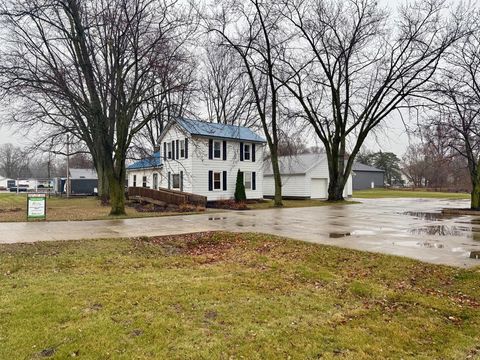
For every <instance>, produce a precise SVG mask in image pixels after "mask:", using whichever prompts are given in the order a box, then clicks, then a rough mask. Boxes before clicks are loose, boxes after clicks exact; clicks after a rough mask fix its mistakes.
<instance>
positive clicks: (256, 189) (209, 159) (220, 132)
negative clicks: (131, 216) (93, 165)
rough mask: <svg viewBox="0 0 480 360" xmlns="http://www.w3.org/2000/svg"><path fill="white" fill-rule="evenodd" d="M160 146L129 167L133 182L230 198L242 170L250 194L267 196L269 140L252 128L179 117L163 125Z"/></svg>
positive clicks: (129, 179) (129, 181) (250, 196)
mask: <svg viewBox="0 0 480 360" xmlns="http://www.w3.org/2000/svg"><path fill="white" fill-rule="evenodd" d="M158 145H159V146H160V150H159V151H156V152H155V153H154V154H152V155H151V156H149V157H146V158H144V159H141V160H140V161H137V162H135V163H133V164H131V165H129V166H128V167H127V184H128V186H129V187H147V188H151V189H158V188H165V189H171V190H178V191H184V192H189V193H193V194H198V195H202V196H206V197H207V200H208V201H216V200H222V199H232V198H233V197H234V193H235V184H236V180H237V172H238V171H241V172H243V177H244V184H245V190H246V191H245V192H246V195H247V198H248V199H261V198H263V191H262V189H263V184H262V181H263V163H262V159H263V151H264V145H265V140H264V139H262V138H261V137H260V136H259V135H257V134H256V133H255V132H253V131H252V130H251V129H249V128H247V127H243V126H235V125H225V124H219V123H209V122H205V121H199V120H192V119H185V118H178V119H176V120H175V121H172V122H170V123H169V124H168V125H167V126H166V127H165V129H164V131H163V132H162V133H161V135H160V137H159V139H158Z"/></svg>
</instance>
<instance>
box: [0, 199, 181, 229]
mask: <svg viewBox="0 0 480 360" xmlns="http://www.w3.org/2000/svg"><path fill="white" fill-rule="evenodd" d="M125 211H126V213H127V214H126V215H124V216H109V213H110V206H102V205H101V203H100V201H99V200H98V199H97V198H95V197H93V196H89V197H71V198H69V199H67V198H66V197H57V196H52V197H50V198H47V220H49V221H62V220H103V219H122V218H138V217H152V216H165V215H174V214H175V213H171V212H169V213H167V212H153V211H152V212H139V211H137V210H135V209H134V208H131V207H128V206H127V207H126V209H125ZM26 216H27V195H26V194H18V195H17V194H15V193H3V194H0V222H6V221H26Z"/></svg>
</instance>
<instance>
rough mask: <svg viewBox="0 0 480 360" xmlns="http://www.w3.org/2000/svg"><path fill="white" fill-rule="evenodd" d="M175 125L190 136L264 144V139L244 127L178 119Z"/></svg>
mask: <svg viewBox="0 0 480 360" xmlns="http://www.w3.org/2000/svg"><path fill="white" fill-rule="evenodd" d="M176 121H177V123H178V124H179V125H180V126H182V127H183V128H184V129H185V130H186V131H188V132H189V133H190V134H192V135H200V136H208V137H217V138H223V139H235V140H245V141H252V142H261V143H263V142H265V139H263V138H262V137H260V136H259V135H257V134H255V133H254V132H253V131H252V130H251V129H249V128H247V127H245V126H237V125H227V124H219V123H211V122H206V121H200V120H193V119H186V118H178V119H176Z"/></svg>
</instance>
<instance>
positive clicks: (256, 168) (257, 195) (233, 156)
mask: <svg viewBox="0 0 480 360" xmlns="http://www.w3.org/2000/svg"><path fill="white" fill-rule="evenodd" d="M214 140H215V141H221V142H222V144H221V148H222V153H221V156H220V159H209V144H208V143H209V139H208V138H201V137H194V141H191V146H190V155H191V157H192V174H193V177H192V181H193V189H192V192H193V193H194V194H199V195H204V196H206V197H207V199H208V200H209V201H217V200H227V199H233V197H234V194H235V185H236V182H237V172H238V170H240V171H243V172H246V171H249V172H255V173H256V189H255V190H248V189H246V190H245V194H246V195H247V199H261V198H263V166H262V165H263V164H262V161H261V159H263V151H264V146H263V145H262V144H259V143H256V146H255V152H256V157H255V158H256V161H255V162H253V161H251V160H249V161H240V141H229V140H225V141H226V149H227V157H226V160H223V141H224V140H221V139H214ZM244 143H248V142H244ZM209 171H213V172H223V171H226V172H227V190H223V181H222V186H221V189H220V190H212V191H209V189H208V177H209V175H208V172H209ZM222 177H223V175H222Z"/></svg>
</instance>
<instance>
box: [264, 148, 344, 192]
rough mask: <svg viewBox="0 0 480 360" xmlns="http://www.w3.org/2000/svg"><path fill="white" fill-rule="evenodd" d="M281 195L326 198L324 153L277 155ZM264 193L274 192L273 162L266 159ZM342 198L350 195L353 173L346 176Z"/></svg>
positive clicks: (326, 177) (326, 173) (327, 176)
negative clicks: (280, 175) (280, 177)
mask: <svg viewBox="0 0 480 360" xmlns="http://www.w3.org/2000/svg"><path fill="white" fill-rule="evenodd" d="M279 164H280V173H281V174H282V195H283V197H284V198H298V199H307V198H311V199H326V198H327V197H328V183H329V175H328V162H327V156H326V155H325V154H302V155H296V156H281V157H279ZM263 174H264V175H263V195H264V196H266V197H272V196H273V195H274V194H275V182H274V179H273V171H272V164H271V162H270V160H267V161H266V162H265V169H264V173H263ZM343 196H344V197H349V196H352V175H351V174H350V176H349V177H348V180H347V184H346V185H345V189H344V192H343Z"/></svg>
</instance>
